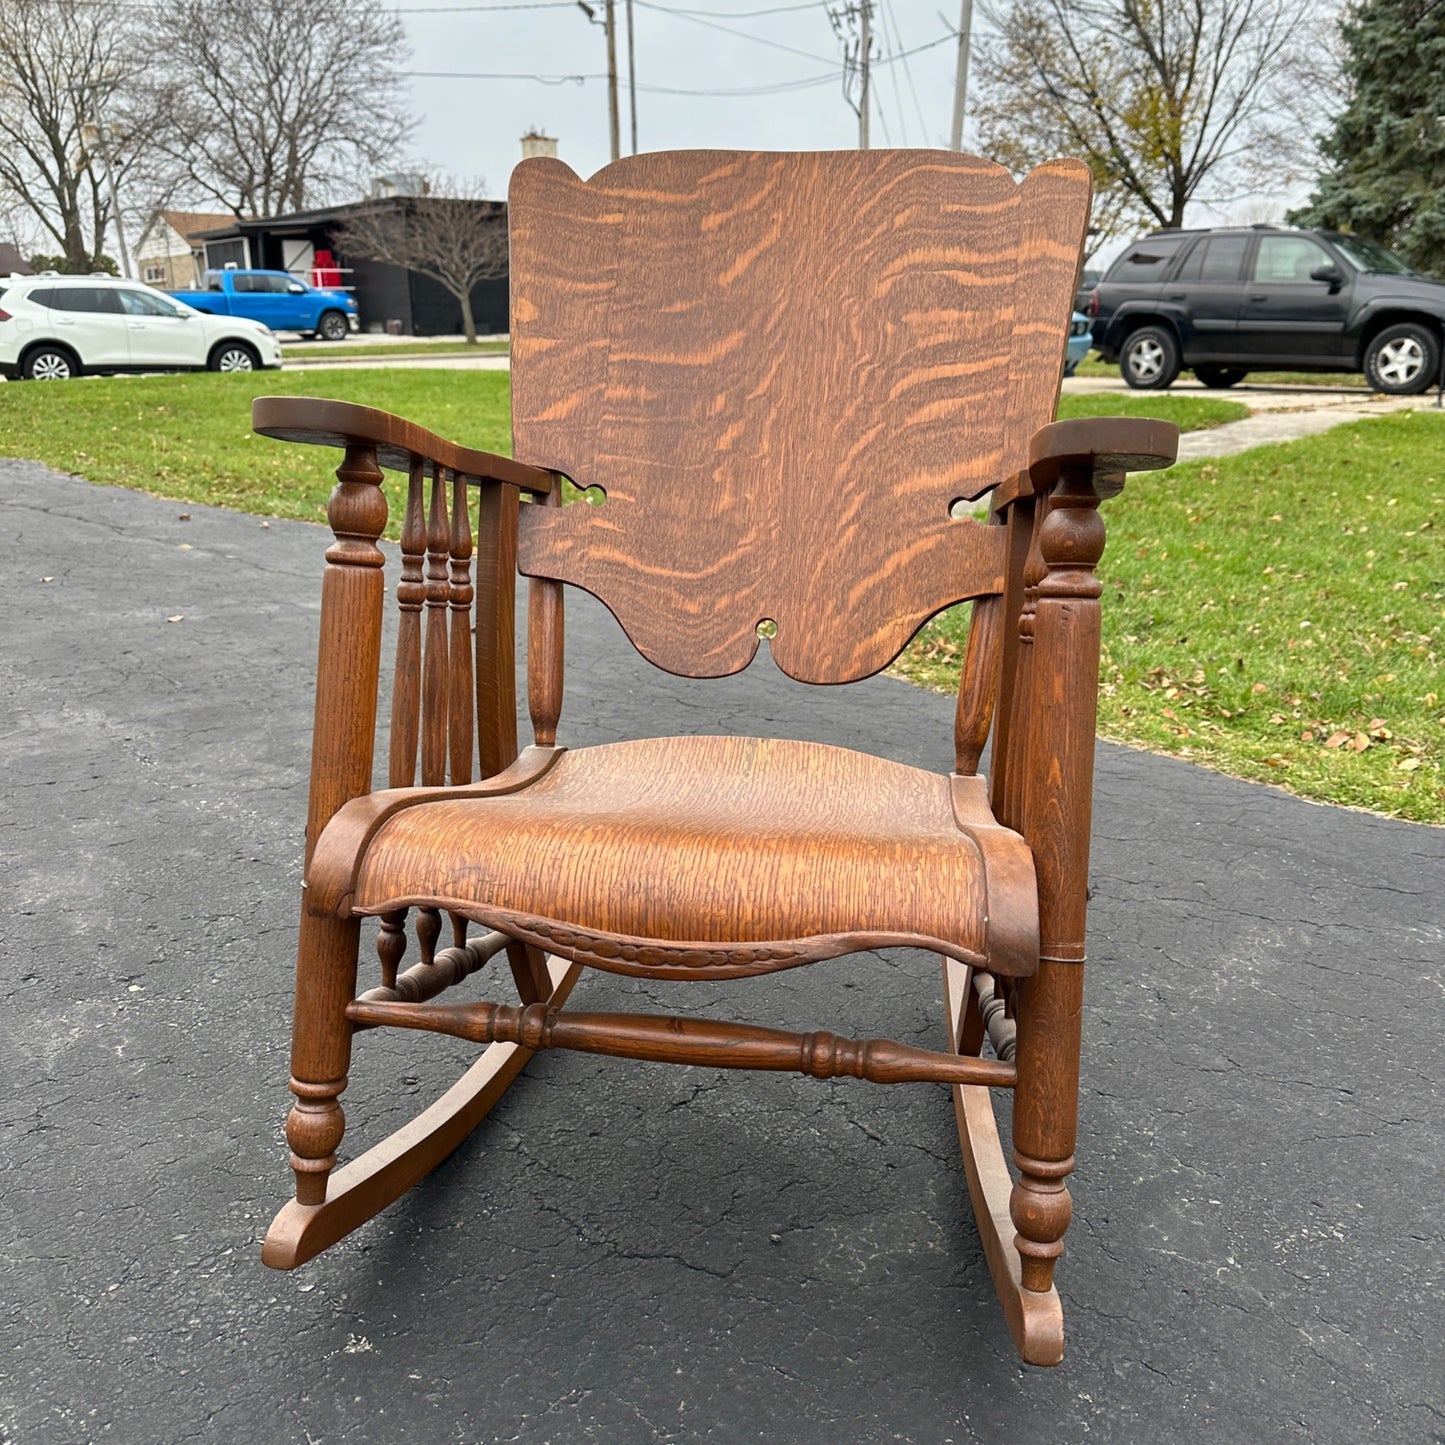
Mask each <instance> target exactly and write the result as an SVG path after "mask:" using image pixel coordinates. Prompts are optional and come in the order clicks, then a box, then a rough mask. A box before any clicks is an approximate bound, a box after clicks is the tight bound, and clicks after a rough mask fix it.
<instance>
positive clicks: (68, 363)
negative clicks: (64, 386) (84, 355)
mask: <svg viewBox="0 0 1445 1445" xmlns="http://www.w3.org/2000/svg"><path fill="white" fill-rule="evenodd" d="M20 374H21V376H23V377H24V378H25V379H26V381H69V380H70V379H71V378H72V377H75V376H79V375H80V363H79V362H78V361H76V359H75V357H74V355H73V354H72V353H71V352H69V351H67V350H66V349H65V348H64V347H63V346H37V347H36V348H35V350H34V351H32V352H30V353H29V354H28V355H27V356H26V358H25V360H24V361H23V362H22V363H21V366H20Z"/></svg>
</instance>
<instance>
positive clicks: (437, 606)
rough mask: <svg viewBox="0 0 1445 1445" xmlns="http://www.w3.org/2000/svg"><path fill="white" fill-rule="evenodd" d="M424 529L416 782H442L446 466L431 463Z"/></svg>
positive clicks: (447, 594) (447, 602) (447, 603)
mask: <svg viewBox="0 0 1445 1445" xmlns="http://www.w3.org/2000/svg"><path fill="white" fill-rule="evenodd" d="M430 471H431V505H430V508H429V509H428V513H427V528H426V655H425V658H424V661H423V666H422V722H421V781H422V786H423V787H425V788H439V787H442V786H443V785H444V784H445V783H446V780H447V711H448V706H449V699H448V697H447V652H448V640H447V616H448V613H449V611H450V608H451V596H452V589H451V578H450V565H451V550H450V548H451V533H450V528H449V527H448V525H447V500H446V484H445V480H444V478H445V474H446V473H445V468H443V467H438V466H435V465H432V466H431V467H430Z"/></svg>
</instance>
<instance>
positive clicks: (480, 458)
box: [251, 396, 555, 497]
mask: <svg viewBox="0 0 1445 1445" xmlns="http://www.w3.org/2000/svg"><path fill="white" fill-rule="evenodd" d="M251 426H252V429H253V430H255V431H257V432H259V433H260V434H261V435H262V436H268V437H275V438H276V439H277V440H278V441H288V442H314V443H317V444H319V445H321V446H331V447H345V446H365V447H374V448H375V449H376V461H377V464H378V465H379V466H383V467H388V468H390V469H391V470H392V471H394V472H405V471H409V470H410V468H411V464H412V459H413V458H415V457H420V458H422V459H423V460H425V461H429V462H435V463H436V464H437V465H438V466H441V467H446V468H447V469H448V470H449V471H453V472H456V473H457V474H458V475H460V476H462V477H464V478H466V479H468V480H470V481H484V482H501V483H503V484H505V485H506V486H509V487H515V488H516V489H517V490H518V491H519V492H530V493H532V494H533V495H536V496H543V497H545V496H546V495H547V494H548V493H549V492H550V491H551V490H552V487H553V485H554V481H555V476H554V474H553V473H552V472H548V471H544V470H543V469H542V468H541V467H532V466H528V465H527V464H526V463H525V462H517V461H513V460H512V459H511V458H510V457H499V456H497V455H495V454H494V453H492V452H478V451H473V450H472V449H471V448H470V447H462V446H458V445H457V444H456V443H455V442H449V441H447V440H445V439H444V438H443V437H439V436H437V435H436V434H435V433H433V432H429V431H427V430H426V428H425V427H420V426H418V425H417V424H416V423H415V422H411V421H407V420H405V419H404V418H402V417H399V416H393V415H392V414H391V413H390V412H386V411H377V410H376V409H375V408H374V407H369V406H357V405H356V404H355V403H354V402H349V401H324V400H322V399H321V398H319V397H313V396H258V397H257V398H256V399H255V401H253V402H252V403H251Z"/></svg>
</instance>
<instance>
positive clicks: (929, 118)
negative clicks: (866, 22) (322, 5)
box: [398, 0, 959, 195]
mask: <svg viewBox="0 0 1445 1445" xmlns="http://www.w3.org/2000/svg"><path fill="white" fill-rule="evenodd" d="M589 3H591V4H592V5H593V8H594V9H595V10H596V11H597V15H598V18H599V20H600V18H601V15H602V9H603V0H589ZM398 8H399V9H400V11H401V13H402V15H403V17H404V21H405V24H406V29H407V33H408V36H409V37H410V40H411V51H412V53H411V59H410V61H409V62H408V64H407V67H406V68H407V69H408V70H409V71H411V72H413V73H414V76H413V79H412V85H413V97H414V107H415V110H416V113H417V115H418V116H419V117H421V125H420V126H419V128H418V130H417V133H416V138H415V141H414V143H413V149H414V151H415V153H416V156H417V158H418V159H419V160H422V161H425V162H428V163H430V164H431V165H434V166H437V167H439V168H441V169H442V170H445V171H449V172H452V173H459V174H463V175H469V176H477V175H480V176H483V177H485V179H486V181H487V185H488V188H489V190H491V191H492V192H493V193H495V194H497V195H501V194H503V193H504V192H505V190H506V185H507V178H508V176H509V175H510V173H511V169H512V167H513V165H515V164H516V162H517V161H518V160H519V159H520V158H521V145H520V139H519V138H520V137H521V135H522V133H523V131H525V130H528V129H529V128H531V127H536V128H537V129H539V130H542V131H544V132H546V133H547V134H548V135H552V136H555V137H556V138H557V140H558V142H559V144H560V149H559V154H560V155H561V157H562V159H563V160H565V161H566V162H567V163H568V164H569V165H570V166H572V168H573V169H574V170H576V171H577V172H579V173H580V174H581V175H583V176H586V175H590V174H591V173H592V172H593V171H595V170H597V169H598V168H600V167H601V166H604V165H606V164H607V161H608V158H609V152H608V128H607V82H606V80H605V78H604V77H605V75H606V71H607V49H606V40H605V34H604V31H603V28H602V26H601V25H600V24H596V25H594V24H591V23H589V21H588V19H587V16H586V15H584V14H583V12H582V11H581V10H580V9H579V8H578V7H577V5H576V4H575V0H532V3H530V4H524V0H473V3H471V4H462V3H452V4H447V3H445V0H443V3H439V4H437V5H433V6H429V5H424V4H423V3H421V0H399V4H398ZM616 8H617V29H618V50H619V57H618V66H619V70H620V71H621V73H622V77H623V85H622V94H621V115H622V150H623V154H624V155H625V154H627V153H628V150H629V136H628V111H627V90H626V70H627V58H626V43H625V42H626V29H625V0H616ZM940 10H942V11H943V12H944V14H946V15H947V17H948V18H947V19H945V18H944V14H941V13H940ZM958 13H959V0H937V3H934V0H879V3H878V4H877V5H876V7H875V20H874V27H875V31H881V33H879V34H878V39H877V44H878V48H879V49H880V50H881V51H882V52H883V55H884V56H891V55H896V54H897V53H898V52H899V51H901V50H905V51H906V50H916V51H917V53H915V54H913V55H910V56H908V57H907V59H906V63H905V61H904V60H895V61H893V62H892V63H884V64H881V65H878V66H877V67H876V68H875V71H874V75H875V102H876V103H875V105H874V107H873V144H874V145H876V146H884V145H889V144H892V145H915V146H916V145H924V144H926V145H939V146H941V145H947V143H948V132H949V126H950V124H951V122H952V115H953V77H954V67H955V64H956V61H957V54H958V47H957V43H956V41H955V40H954V38H953V29H952V27H954V26H956V25H957V22H958ZM633 17H634V25H635V43H636V51H637V89H638V95H637V122H638V146H639V149H641V150H668V149H672V148H678V147H696V146H717V147H721V148H739V149H755V150H766V149H771V150H784V149H816V148H827V147H850V146H854V145H856V144H857V142H858V120H857V117H856V115H855V114H854V113H853V111H852V110H851V109H850V108H849V107H848V104H847V102H846V101H845V100H844V99H843V95H842V85H841V75H842V51H841V48H840V46H839V42H838V40H837V39H836V37H835V36H834V33H833V29H832V26H831V25H830V24H829V21H828V14H827V9H826V7H825V5H824V4H823V0H633ZM924 46H928V47H930V48H928V49H919V47H924ZM425 72H431V73H430V74H426V73H425ZM438 72H480V73H487V74H491V75H497V74H505V75H538V76H545V77H548V78H549V79H551V80H559V81H560V83H554V84H547V83H543V82H540V81H537V80H527V79H463V78H447V77H445V76H444V75H442V74H438ZM579 75H580V76H586V77H588V78H587V79H586V80H585V81H584V82H583V83H581V84H578V83H576V82H575V81H572V80H563V79H560V78H561V77H567V76H579ZM807 82H813V83H811V84H806V83H807ZM799 83H804V84H803V88H797V89H785V90H769V89H767V88H769V87H776V86H790V87H791V86H796V85H799ZM749 90H756V91H761V92H763V93H757V94H718V93H717V92H720V91H722V92H727V91H733V92H739V91H743V92H745V91H749ZM679 92H681V93H679ZM696 92H712V93H710V94H699V93H696Z"/></svg>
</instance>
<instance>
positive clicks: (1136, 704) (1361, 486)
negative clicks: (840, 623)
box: [0, 368, 1445, 823]
mask: <svg viewBox="0 0 1445 1445" xmlns="http://www.w3.org/2000/svg"><path fill="white" fill-rule="evenodd" d="M508 383H509V377H508V374H507V373H506V372H487V371H445V372H442V371H410V372H408V371H400V370H374V369H371V368H358V369H356V370H346V371H332V372H327V373H326V374H325V375H324V376H321V375H316V376H307V375H304V374H300V373H294V372H293V373H289V374H288V373H286V372H279V373H277V372H271V373H267V374H263V375H256V374H252V375H244V376H243V375H236V376H217V375H213V374H209V373H207V374H201V375H194V376H170V377H143V378H117V379H113V380H106V379H98V380H90V381H82V382H74V383H69V384H64V385H37V384H30V383H26V384H4V385H0V456H24V457H32V458H34V459H36V460H38V461H42V462H45V463H47V464H48V465H50V466H54V467H59V468H62V469H64V470H67V471H72V472H76V473H78V474H79V475H81V476H84V477H88V478H90V479H91V480H92V481H96V482H104V483H110V484H113V485H120V486H132V487H139V488H143V489H144V490H146V491H150V492H154V493H157V494H158V495H161V496H165V497H173V498H176V499H177V500H179V501H189V502H203V503H212V504H215V505H219V506H230V507H236V508H239V509H241V510H243V511H250V512H255V513H260V514H263V515H272V516H285V517H297V518H301V519H303V520H308V521H317V520H320V519H321V517H322V516H323V515H324V510H325V503H326V498H327V496H328V495H329V493H330V490H331V487H332V481H333V468H334V467H335V465H336V461H337V453H336V452H335V451H334V450H332V449H330V448H325V447H294V446H285V445H283V444H281V443H278V442H273V441H269V440H267V439H265V438H262V437H257V436H254V435H253V434H252V433H251V431H250V402H251V398H252V397H253V396H257V395H262V394H265V393H268V392H270V393H291V394H301V395H307V394H315V393H318V392H319V393H322V394H324V395H327V396H334V397H339V398H342V399H345V400H353V401H360V402H363V403H365V404H367V405H370V406H376V407H381V408H383V409H385V410H388V411H395V412H398V413H400V414H402V415H404V416H409V417H412V418H413V419H415V420H416V421H419V422H421V423H422V424H423V425H424V426H428V427H431V428H432V429H434V430H436V431H438V432H440V433H441V434H442V435H444V436H449V437H452V438H453V439H455V440H457V441H460V442H463V443H466V444H469V445H472V446H477V447H484V448H487V449H490V450H494V451H505V450H507V448H508V436H509V428H508V423H507V397H508ZM1105 413H1107V414H1109V415H1117V414H1125V415H1134V416H1141V415H1148V416H1163V417H1166V418H1168V419H1170V420H1174V421H1177V422H1178V423H1179V424H1180V425H1181V426H1182V427H1185V428H1186V429H1196V428H1198V427H1201V426H1211V425H1219V424H1222V423H1225V422H1228V421H1232V420H1235V419H1236V418H1238V417H1239V416H1241V415H1243V414H1245V409H1244V408H1243V407H1241V406H1240V405H1239V404H1238V403H1236V402H1233V401H1229V400H1225V399H1223V398H1220V397H1199V396H1187V397H1186V396H1149V395H1143V394H1140V395H1127V396H1113V395H1110V396H1102V397H1067V398H1065V400H1064V404H1063V406H1062V407H1061V409H1060V415H1061V416H1064V417H1069V416H1083V415H1090V414H1105ZM390 475H391V474H389V476H390ZM399 481H400V479H399V478H395V477H393V478H392V482H391V487H390V491H391V498H392V510H393V517H395V516H396V515H397V513H398V510H399V508H398V503H399V500H400V497H399V493H398V491H397V483H398V482H399ZM1105 515H1106V517H1107V519H1108V522H1109V530H1110V543H1109V550H1108V551H1107V552H1106V554H1105V557H1104V561H1103V564H1102V567H1101V573H1102V575H1103V577H1104V579H1105V585H1106V592H1105V603H1106V607H1105V614H1104V615H1105V648H1106V653H1105V658H1104V669H1103V680H1102V688H1101V696H1100V723H1101V730H1102V731H1103V733H1104V734H1105V735H1106V736H1108V737H1111V738H1115V739H1118V740H1119V741H1122V742H1127V743H1132V744H1134V745H1136V746H1142V747H1147V748H1152V749H1156V750H1161V751H1167V752H1173V753H1177V754H1179V755H1181V756H1185V757H1189V758H1191V759H1193V760H1194V761H1196V762H1201V763H1205V764H1207V765H1209V766H1211V767H1215V768H1218V769H1220V770H1222V771H1225V772H1229V773H1233V774H1235V775H1236V776H1239V777H1247V778H1258V779H1262V780H1265V781H1269V782H1274V783H1279V784H1282V785H1283V786H1285V787H1287V788H1290V789H1292V790H1293V791H1295V792H1298V793H1300V794H1302V795H1304V796H1306V797H1310V798H1318V799H1321V800H1326V801H1332V802H1340V803H1348V804H1353V805H1356V806H1359V807H1367V808H1373V809H1376V810H1378V811H1381V812H1388V813H1395V814H1398V815H1400V816H1402V817H1408V818H1414V819H1418V820H1420V821H1425V822H1434V823H1445V787H1442V772H1441V768H1442V758H1445V704H1442V701H1441V694H1442V693H1445V681H1442V668H1441V657H1440V653H1441V648H1440V646H1439V638H1440V630H1441V628H1442V626H1445V549H1442V544H1441V540H1440V538H1441V529H1442V528H1445V417H1440V416H1437V415H1435V414H1433V413H1430V412H1419V413H1414V414H1394V415H1390V416H1386V417H1382V418H1379V419H1376V420H1370V421H1365V422H1359V423H1356V424H1354V425H1351V426H1346V427H1339V428H1336V429H1334V430H1333V431H1330V432H1328V433H1326V434H1324V435H1322V436H1319V437H1313V438H1309V439H1307V440H1304V441H1299V442H1291V443H1288V444H1286V445H1283V446H1276V447H1269V448H1260V449H1257V450H1254V451H1251V452H1246V453H1243V454H1242V455H1239V456H1234V457H1228V458H1223V459H1220V460H1218V461H1214V462H1203V463H1193V464H1188V465H1183V466H1180V467H1177V468H1175V469H1174V470H1173V471H1171V472H1169V473H1167V474H1163V475H1160V474H1151V475H1147V476H1142V477H1139V478H1136V479H1135V480H1134V481H1132V482H1131V483H1130V485H1129V486H1128V488H1126V490H1125V492H1124V494H1123V496H1122V497H1119V498H1117V499H1115V500H1113V501H1111V502H1109V503H1108V504H1107V506H1106V509H1105ZM966 616H967V609H966V608H963V609H957V610H956V611H955V612H953V613H950V614H945V615H944V616H943V617H941V618H939V619H936V620H935V621H934V622H933V623H931V624H930V625H929V626H928V627H927V628H926V629H925V630H924V632H923V633H922V634H920V637H919V638H918V639H917V641H915V643H914V644H913V646H912V647H911V648H909V650H908V651H907V652H906V653H905V654H904V656H903V658H902V659H900V662H899V665H898V670H899V671H901V672H903V673H904V674H905V675H906V676H909V677H911V678H912V679H914V680H915V681H919V682H922V683H924V684H926V685H929V686H933V687H942V688H951V687H953V686H955V685H956V681H957V669H958V662H959V655H960V649H961V644H962V640H963V631H964V628H965V626H966Z"/></svg>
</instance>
